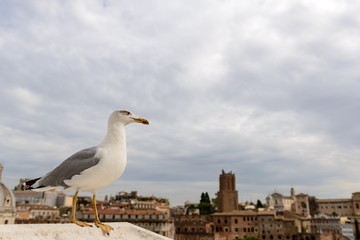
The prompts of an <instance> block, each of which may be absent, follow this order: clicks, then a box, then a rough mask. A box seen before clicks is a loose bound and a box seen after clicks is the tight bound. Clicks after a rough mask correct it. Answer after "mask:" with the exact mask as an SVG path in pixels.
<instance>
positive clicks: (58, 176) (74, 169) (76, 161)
mask: <svg viewBox="0 0 360 240" xmlns="http://www.w3.org/2000/svg"><path fill="white" fill-rule="evenodd" d="M96 150H97V147H92V148H86V149H84V150H81V151H79V152H77V153H75V154H74V155H72V156H71V157H69V158H68V159H66V160H65V161H63V162H62V163H61V164H60V165H59V166H57V167H56V168H55V169H54V170H52V171H51V172H49V173H48V174H46V175H45V176H44V177H42V178H41V179H40V180H39V181H38V182H37V184H38V188H41V187H47V186H51V187H57V186H61V187H65V188H67V187H69V186H68V185H66V184H65V183H64V180H66V179H71V178H72V177H73V176H74V175H79V174H80V173H81V172H83V171H84V170H86V169H88V168H91V167H92V166H94V165H96V164H97V163H98V162H99V161H100V158H98V157H95V154H96Z"/></svg>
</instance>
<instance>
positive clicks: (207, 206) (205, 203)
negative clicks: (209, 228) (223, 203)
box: [198, 192, 215, 215]
mask: <svg viewBox="0 0 360 240" xmlns="http://www.w3.org/2000/svg"><path fill="white" fill-rule="evenodd" d="M198 208H199V211H200V214H201V215H208V214H212V213H214V212H215V208H214V206H213V205H212V204H211V202H210V197H209V194H208V193H207V192H206V193H201V197H200V204H199V206H198Z"/></svg>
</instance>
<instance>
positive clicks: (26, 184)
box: [22, 177, 41, 190]
mask: <svg viewBox="0 0 360 240" xmlns="http://www.w3.org/2000/svg"><path fill="white" fill-rule="evenodd" d="M40 178H41V177H39V178H35V179H31V180H29V181H26V182H24V183H23V186H22V190H31V189H35V188H34V187H33V185H34V184H35V183H36V182H37V181H38V180H39V179H40Z"/></svg>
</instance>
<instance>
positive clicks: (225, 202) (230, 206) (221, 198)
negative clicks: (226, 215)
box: [217, 170, 238, 212]
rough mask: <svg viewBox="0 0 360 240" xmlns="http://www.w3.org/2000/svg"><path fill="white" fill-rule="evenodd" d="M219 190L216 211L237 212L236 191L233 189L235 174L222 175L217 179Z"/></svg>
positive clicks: (223, 173)
mask: <svg viewBox="0 0 360 240" xmlns="http://www.w3.org/2000/svg"><path fill="white" fill-rule="evenodd" d="M219 183H220V190H219V192H218V194H217V197H218V206H217V207H218V211H219V212H231V211H233V210H238V191H236V188H235V174H233V173H232V172H229V173H225V172H224V170H222V173H221V175H220V177H219Z"/></svg>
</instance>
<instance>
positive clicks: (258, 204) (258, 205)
mask: <svg viewBox="0 0 360 240" xmlns="http://www.w3.org/2000/svg"><path fill="white" fill-rule="evenodd" d="M256 208H263V204H262V203H261V201H260V200H259V199H258V200H257V203H256Z"/></svg>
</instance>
